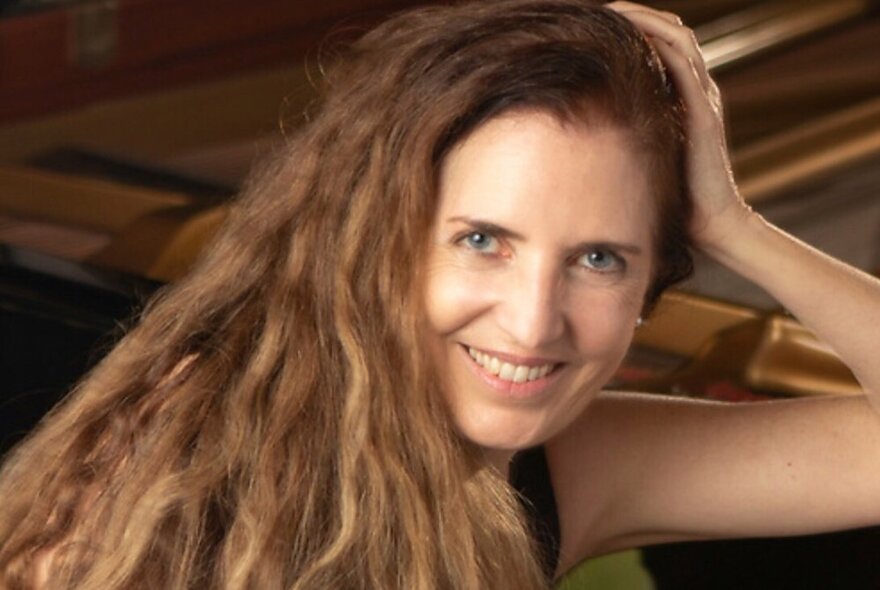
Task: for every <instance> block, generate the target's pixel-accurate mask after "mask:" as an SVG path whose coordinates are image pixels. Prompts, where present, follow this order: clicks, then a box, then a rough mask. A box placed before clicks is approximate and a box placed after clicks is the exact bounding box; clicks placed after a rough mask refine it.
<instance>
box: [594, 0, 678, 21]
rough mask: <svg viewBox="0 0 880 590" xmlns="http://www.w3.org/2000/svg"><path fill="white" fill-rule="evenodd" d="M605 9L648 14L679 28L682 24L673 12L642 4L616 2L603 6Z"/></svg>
mask: <svg viewBox="0 0 880 590" xmlns="http://www.w3.org/2000/svg"><path fill="white" fill-rule="evenodd" d="M605 8H610V9H611V10H614V11H617V12H620V13H624V12H630V11H634V10H636V11H641V12H649V13H652V14H655V15H657V16H659V17H660V18H662V19H664V20H666V21H668V22H669V23H671V24H673V25H678V26H681V25H683V24H684V23H682V21H681V17H679V16H678V15H677V14H675V13H674V12H668V11H665V10H657V9H655V8H651V7H650V6H645V5H644V4H637V3H636V2H625V1H624V0H618V1H617V2H610V3H608V4H606V5H605Z"/></svg>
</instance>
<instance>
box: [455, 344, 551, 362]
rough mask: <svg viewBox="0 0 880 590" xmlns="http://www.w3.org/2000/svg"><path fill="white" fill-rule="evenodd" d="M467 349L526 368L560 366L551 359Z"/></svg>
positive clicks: (466, 345) (482, 349)
mask: <svg viewBox="0 0 880 590" xmlns="http://www.w3.org/2000/svg"><path fill="white" fill-rule="evenodd" d="M464 346H465V347H467V348H473V349H474V350H476V351H479V352H482V353H485V354H488V355H489V356H494V357H495V358H497V359H498V360H502V361H506V362H508V363H510V364H512V365H522V366H524V367H541V366H544V365H556V364H559V363H560V361H558V360H556V359H550V358H545V357H537V356H518V355H515V354H510V353H507V352H500V351H498V350H489V349H487V348H479V347H477V346H470V345H468V344H465V345H464Z"/></svg>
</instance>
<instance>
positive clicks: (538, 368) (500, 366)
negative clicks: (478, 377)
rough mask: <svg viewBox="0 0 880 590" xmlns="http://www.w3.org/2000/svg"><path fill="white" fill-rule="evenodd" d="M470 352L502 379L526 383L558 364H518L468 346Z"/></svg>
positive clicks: (543, 375)
mask: <svg viewBox="0 0 880 590" xmlns="http://www.w3.org/2000/svg"><path fill="white" fill-rule="evenodd" d="M468 354H469V355H470V356H471V358H472V359H474V361H475V362H476V363H477V364H478V365H480V366H481V367H483V369H485V370H486V371H488V372H489V373H491V374H492V375H494V376H495V377H498V378H499V379H501V380H502V381H511V382H513V383H525V382H527V381H535V380H537V379H541V378H542V377H545V376H546V375H547V374H548V373H549V372H550V371H552V370H553V368H554V367H555V366H556V365H555V364H553V363H550V364H544V365H516V364H512V363H509V362H507V361H503V360H501V359H499V358H497V357H494V356H492V355H490V354H487V353H485V352H481V351H479V350H477V349H476V348H473V347H468Z"/></svg>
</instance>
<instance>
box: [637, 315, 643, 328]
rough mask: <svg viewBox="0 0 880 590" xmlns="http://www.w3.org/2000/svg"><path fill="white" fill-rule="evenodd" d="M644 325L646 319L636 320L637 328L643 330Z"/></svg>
mask: <svg viewBox="0 0 880 590" xmlns="http://www.w3.org/2000/svg"><path fill="white" fill-rule="evenodd" d="M644 324H645V320H644V318H642V316H639V317H637V318H636V328H641V327H642V326H643V325H644Z"/></svg>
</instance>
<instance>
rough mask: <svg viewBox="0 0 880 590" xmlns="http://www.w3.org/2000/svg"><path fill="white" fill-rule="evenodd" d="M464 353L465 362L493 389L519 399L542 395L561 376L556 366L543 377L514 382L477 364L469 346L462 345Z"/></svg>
mask: <svg viewBox="0 0 880 590" xmlns="http://www.w3.org/2000/svg"><path fill="white" fill-rule="evenodd" d="M460 348H461V350H462V353H463V354H464V357H465V363H466V364H467V365H468V366H469V367H470V368H471V370H472V371H473V372H474V373H475V374H476V375H477V377H479V378H480V379H481V380H482V381H483V382H484V383H485V384H486V385H488V386H489V387H491V388H492V389H493V390H495V391H497V392H498V393H500V394H502V395H504V396H506V397H510V398H514V399H519V400H527V399H534V398H538V397H541V395H542V394H544V393H545V392H546V391H547V389H548V388H549V387H550V386H551V385H552V384H553V382H554V381H556V379H557V378H558V377H559V373H560V371H559V366H558V365H557V366H555V367H554V368H553V370H552V371H551V372H550V373H548V374H547V375H545V376H543V377H541V378H540V379H535V380H534V381H526V382H524V383H514V382H513V381H507V380H505V379H501V378H499V377H497V376H496V375H493V374H492V373H490V372H489V371H487V370H486V369H484V368H483V367H481V366H480V365H478V364H477V361H475V360H474V358H473V357H472V356H471V355H470V353H469V352H468V349H467V347H465V346H464V345H462V346H461V347H460Z"/></svg>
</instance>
